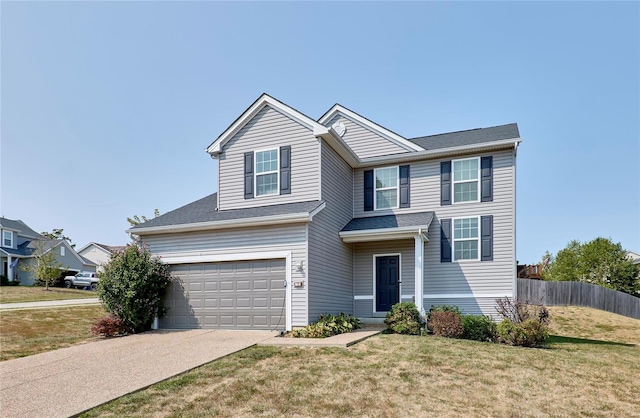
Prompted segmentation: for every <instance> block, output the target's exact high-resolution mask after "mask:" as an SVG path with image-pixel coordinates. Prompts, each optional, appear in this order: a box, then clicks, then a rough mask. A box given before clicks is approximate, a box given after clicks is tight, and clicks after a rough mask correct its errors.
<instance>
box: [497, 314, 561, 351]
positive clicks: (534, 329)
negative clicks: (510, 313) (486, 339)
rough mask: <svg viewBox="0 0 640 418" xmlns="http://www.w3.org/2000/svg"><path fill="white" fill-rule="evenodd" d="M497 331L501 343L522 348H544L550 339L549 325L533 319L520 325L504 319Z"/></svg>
mask: <svg viewBox="0 0 640 418" xmlns="http://www.w3.org/2000/svg"><path fill="white" fill-rule="evenodd" d="M497 331H498V340H499V342H502V343H505V344H509V345H516V346H521V347H542V346H543V345H544V342H545V341H546V340H547V338H548V337H549V332H548V330H547V325H546V324H544V323H542V322H540V321H538V320H536V319H533V318H530V319H527V320H526V321H524V322H520V323H514V322H512V321H511V320H509V319H503V320H502V322H500V323H499V324H498V327H497Z"/></svg>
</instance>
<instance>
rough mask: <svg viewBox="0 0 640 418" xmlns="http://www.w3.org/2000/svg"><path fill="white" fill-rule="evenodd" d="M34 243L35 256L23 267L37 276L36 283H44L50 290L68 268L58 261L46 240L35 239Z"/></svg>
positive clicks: (46, 288)
mask: <svg viewBox="0 0 640 418" xmlns="http://www.w3.org/2000/svg"><path fill="white" fill-rule="evenodd" d="M61 231H62V230H61ZM34 245H35V251H34V253H33V258H31V260H30V261H29V262H27V263H26V264H25V265H23V266H22V267H21V269H22V270H23V271H26V272H29V273H31V274H33V275H34V276H35V277H36V284H37V285H40V286H42V285H44V286H45V290H49V286H52V285H53V284H54V283H55V282H56V280H57V279H58V278H59V277H60V275H61V274H62V271H63V270H66V268H64V267H63V266H62V263H60V262H59V261H58V256H57V254H56V252H55V251H49V249H48V248H47V245H46V242H45V241H43V240H38V241H35V243H34Z"/></svg>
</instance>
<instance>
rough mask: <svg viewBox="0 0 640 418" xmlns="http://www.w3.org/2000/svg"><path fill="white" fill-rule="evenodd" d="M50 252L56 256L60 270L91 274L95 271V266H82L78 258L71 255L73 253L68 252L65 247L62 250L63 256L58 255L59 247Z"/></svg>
mask: <svg viewBox="0 0 640 418" xmlns="http://www.w3.org/2000/svg"><path fill="white" fill-rule="evenodd" d="M51 251H54V252H55V253H56V256H57V257H58V262H59V263H62V268H63V269H70V270H78V271H91V272H95V271H96V267H95V266H87V265H84V264H82V263H81V262H80V261H79V260H78V257H77V256H76V255H74V254H73V251H72V250H70V249H69V248H67V247H65V249H64V255H63V256H62V255H60V245H58V246H57V247H55V248H53V249H52V250H51Z"/></svg>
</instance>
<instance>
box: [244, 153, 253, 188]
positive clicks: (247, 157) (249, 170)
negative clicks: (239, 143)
mask: <svg viewBox="0 0 640 418" xmlns="http://www.w3.org/2000/svg"><path fill="white" fill-rule="evenodd" d="M244 198H245V199H253V152H245V153H244Z"/></svg>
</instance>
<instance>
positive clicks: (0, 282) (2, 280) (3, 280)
mask: <svg viewBox="0 0 640 418" xmlns="http://www.w3.org/2000/svg"><path fill="white" fill-rule="evenodd" d="M0 286H20V280H17V279H16V280H14V281H12V282H10V281H9V278H8V277H7V276H5V275H4V274H0Z"/></svg>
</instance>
